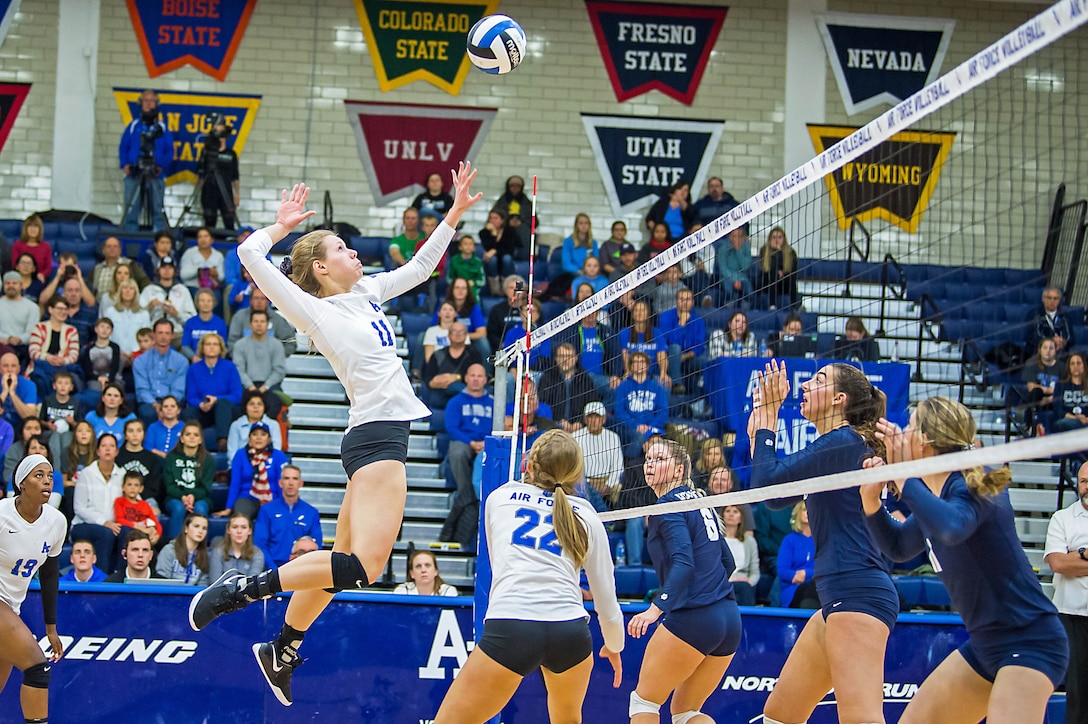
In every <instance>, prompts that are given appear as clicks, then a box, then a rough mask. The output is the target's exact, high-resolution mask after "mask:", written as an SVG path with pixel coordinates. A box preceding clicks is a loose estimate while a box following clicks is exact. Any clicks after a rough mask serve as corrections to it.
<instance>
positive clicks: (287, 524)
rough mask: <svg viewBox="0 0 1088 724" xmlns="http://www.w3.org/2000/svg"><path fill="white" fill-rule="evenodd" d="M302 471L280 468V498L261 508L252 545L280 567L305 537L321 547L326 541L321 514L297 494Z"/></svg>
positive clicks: (288, 466) (301, 483) (290, 467)
mask: <svg viewBox="0 0 1088 724" xmlns="http://www.w3.org/2000/svg"><path fill="white" fill-rule="evenodd" d="M303 484H304V483H303V481H302V471H301V470H299V469H298V466H296V465H284V466H283V467H282V468H280V497H279V498H276V499H275V500H273V501H272V502H270V503H265V504H264V505H262V506H261V509H260V512H258V513H257V522H256V523H255V524H254V526H253V545H255V546H257V547H258V548H260V549H261V550H262V551H264V552H265V553H266V554H267V555H268V556H269V557H270V558H271V559H272V561H273V562H274V563H275V564H276V565H277V566H282V565H283V564H284V563H286V562H287V561H289V560H291V546H292V545H294V542H295V541H296V540H298V539H299V538H301V537H303V536H309V537H310V538H313V539H314V540H315V541H317V542H318V543H319V544H320V542H321V541H322V540H324V539H325V537H324V535H323V534H322V532H321V514H320V513H318V512H317V508H315V507H314V506H312V505H310V504H309V503H307V502H306V501H305V500H302V499H301V498H300V497H299V494H298V491H299V489H300V488H302V486H303Z"/></svg>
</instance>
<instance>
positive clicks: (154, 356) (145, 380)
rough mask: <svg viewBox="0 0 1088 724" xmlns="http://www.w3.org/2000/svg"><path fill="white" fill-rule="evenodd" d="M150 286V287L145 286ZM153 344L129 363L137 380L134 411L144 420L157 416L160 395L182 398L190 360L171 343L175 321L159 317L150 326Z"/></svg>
mask: <svg viewBox="0 0 1088 724" xmlns="http://www.w3.org/2000/svg"><path fill="white" fill-rule="evenodd" d="M148 288H149V289H150V288H151V287H148ZM153 337H154V341H155V344H154V346H153V347H152V348H151V349H149V350H147V351H146V352H144V353H143V354H141V355H140V356H139V357H137V358H136V360H135V361H134V362H133V363H132V376H133V378H134V379H135V383H136V402H137V410H136V414H137V415H139V417H140V419H141V420H143V421H144V422H145V423H148V424H150V423H152V422H155V420H156V419H158V416H159V413H160V410H161V407H162V401H163V398H164V397H166V396H167V395H170V396H173V398H174V399H175V400H181V399H184V398H185V378H186V373H187V372H188V371H189V362H188V360H186V359H185V356H184V355H182V354H181V352H178V351H177V350H176V349H174V348H173V347H171V346H170V344H171V342H173V341H174V323H173V322H172V321H170V320H169V319H159V320H158V321H156V322H155V326H154V328H153Z"/></svg>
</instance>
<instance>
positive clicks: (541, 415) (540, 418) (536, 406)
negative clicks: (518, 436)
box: [503, 379, 559, 450]
mask: <svg viewBox="0 0 1088 724" xmlns="http://www.w3.org/2000/svg"><path fill="white" fill-rule="evenodd" d="M553 414H554V413H553V412H552V408H551V407H549V406H548V405H547V404H546V403H543V402H541V401H540V398H539V397H537V394H536V385H535V384H534V383H533V381H532V380H531V379H526V380H525V382H524V387H523V393H522V395H521V409H520V410H519V412H518V419H517V425H515V424H514V400H513V399H512V398H511V399H510V401H509V402H507V403H506V415H505V417H504V418H503V422H504V426H503V427H504V429H505V430H507V431H510V430H513V429H515V427H516V428H517V429H518V431H520V432H524V433H525V449H526V450H528V449H529V448H531V447H532V446H533V443H534V442H536V440H537V438H538V437H540V436H541V435H543V434H544V433H545V432H547V431H548V430H554V429H555V428H557V427H559V426H558V425H557V424H556V423H555V420H554V419H552V415H553Z"/></svg>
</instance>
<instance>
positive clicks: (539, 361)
mask: <svg viewBox="0 0 1088 724" xmlns="http://www.w3.org/2000/svg"><path fill="white" fill-rule="evenodd" d="M529 308H530V310H531V312H532V315H533V317H532V328H533V329H536V328H537V327H539V326H540V320H541V315H542V313H543V310H542V309H541V306H540V300H538V299H534V300H533V301H532V303H531V304H530V305H529ZM518 311H519V312H520V314H519V315H518V323H517V324H516V325H515V326H513V327H511V328H510V329H508V330H506V336H505V337H503V340H502V346H503V348H504V349H505V348H506V347H509V346H510V345H512V344H514V343H515V342H517V341H518V340H519V339H524V338H525V330H526V320H525V308H524V307H522V308H521V309H520V310H518ZM551 356H552V341H551V340H550V339H546V340H544V341H543V342H540V343H538V344H534V345H533V346H532V349H530V350H529V368H530V369H532V370H535V371H537V372H540V371H542V370H545V369H547V368H548V367H549V366H551Z"/></svg>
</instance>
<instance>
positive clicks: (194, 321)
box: [181, 289, 227, 360]
mask: <svg viewBox="0 0 1088 724" xmlns="http://www.w3.org/2000/svg"><path fill="white" fill-rule="evenodd" d="M193 301H194V304H195V305H196V314H195V315H194V316H192V317H189V319H188V320H186V322H185V327H184V328H183V329H182V332H181V353H182V354H183V355H185V358H186V359H188V360H192V359H193V357H194V356H195V355H196V348H197V345H198V344H199V343H200V338H201V337H203V336H204V335H205V334H208V333H210V332H215V333H216V334H218V335H219V336H220V337H222V338H223V339H226V338H227V323H226V322H225V321H224V320H223V318H222V317H220V316H219V315H218V314H216V313H215V294H214V293H213V292H212V290H211V289H200V290H199V291H197V293H196V299H194V300H193Z"/></svg>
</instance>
